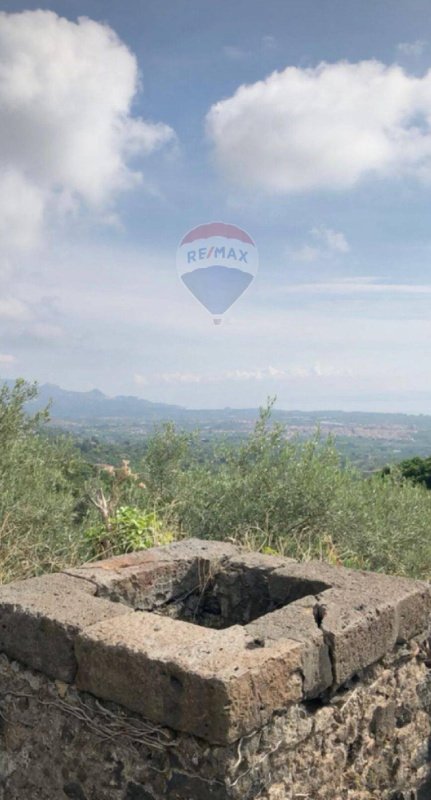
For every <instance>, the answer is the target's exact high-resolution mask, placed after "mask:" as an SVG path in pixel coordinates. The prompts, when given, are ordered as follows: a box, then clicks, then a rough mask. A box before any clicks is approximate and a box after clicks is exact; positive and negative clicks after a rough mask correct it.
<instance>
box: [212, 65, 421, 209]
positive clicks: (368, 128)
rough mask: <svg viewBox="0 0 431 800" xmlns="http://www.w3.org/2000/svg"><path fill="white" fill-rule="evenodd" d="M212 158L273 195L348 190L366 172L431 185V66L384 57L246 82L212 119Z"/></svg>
mask: <svg viewBox="0 0 431 800" xmlns="http://www.w3.org/2000/svg"><path fill="white" fill-rule="evenodd" d="M206 128H207V134H208V136H209V138H210V140H211V141H212V143H213V146H214V150H215V157H216V161H217V163H218V164H219V165H220V167H221V168H222V170H223V171H224V172H225V174H226V175H228V176H229V178H230V179H231V180H233V181H234V182H236V183H237V184H239V185H242V186H244V187H248V188H259V189H262V190H264V191H267V192H270V193H289V192H303V191H310V190H316V189H338V190H345V189H350V188H352V187H354V186H355V185H356V184H357V183H358V182H359V181H360V180H362V179H364V178H366V177H368V176H374V177H393V176H406V175H410V176H414V177H416V178H419V179H421V180H424V181H426V182H430V181H431V70H430V71H428V72H427V73H426V74H425V75H424V76H423V77H414V76H412V75H409V74H407V73H406V72H405V71H404V70H403V69H402V68H401V67H400V66H397V65H393V66H386V65H385V64H382V63H381V62H379V61H374V60H373V61H362V62H359V63H349V62H346V61H342V62H337V63H335V64H327V63H322V64H320V65H319V66H317V67H315V68H311V69H301V68H298V67H288V68H287V69H285V70H284V71H283V72H274V73H273V74H272V75H270V76H269V77H268V78H267V79H266V80H263V81H259V82H257V83H254V84H252V85H248V86H241V87H240V88H239V89H238V90H237V91H236V92H235V94H234V95H233V96H232V97H230V98H228V99H226V100H222V101H220V102H219V103H216V104H215V105H213V106H212V107H211V109H210V111H209V112H208V115H207V118H206Z"/></svg>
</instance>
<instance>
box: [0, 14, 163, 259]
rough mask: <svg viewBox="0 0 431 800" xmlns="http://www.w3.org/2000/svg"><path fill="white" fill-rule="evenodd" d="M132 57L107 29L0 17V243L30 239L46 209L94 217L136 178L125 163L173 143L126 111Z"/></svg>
mask: <svg viewBox="0 0 431 800" xmlns="http://www.w3.org/2000/svg"><path fill="white" fill-rule="evenodd" d="M138 81H139V77H138V67H137V62H136V58H135V56H134V55H133V54H132V53H131V52H130V50H128V48H127V47H126V45H125V44H124V43H123V42H121V41H120V39H119V38H118V37H117V36H116V34H115V33H114V31H113V30H112V29H111V28H109V27H108V26H107V25H103V24H100V23H98V22H94V21H93V20H90V19H87V18H85V17H81V18H79V19H78V22H76V23H75V22H71V21H69V20H67V19H64V18H62V17H59V16H58V15H57V14H55V13H54V12H52V11H42V10H38V11H24V12H22V13H16V14H8V13H5V12H0V107H1V115H2V124H1V128H0V240H1V241H2V243H3V246H4V245H5V242H7V244H8V245H9V246H11V247H15V246H17V245H18V246H24V247H26V246H30V245H31V244H34V243H35V242H36V241H37V238H38V235H39V233H40V230H41V226H42V223H43V220H44V218H45V217H46V215H47V213H48V212H50V213H52V214H56V213H59V211H61V212H63V213H64V211H65V210H69V209H72V210H75V211H76V209H77V208H79V207H80V205H81V204H82V203H83V204H85V205H86V206H87V208H88V207H89V208H92V209H96V210H97V211H98V212H101V211H103V209H104V208H106V207H109V204H110V203H111V202H112V200H113V199H114V198H115V195H116V193H117V192H118V191H120V190H124V189H128V188H130V187H132V186H134V185H135V184H136V183H138V182H139V181H140V179H141V175H140V172H139V171H134V170H133V169H132V168H131V167H130V166H129V159H130V158H131V157H132V156H136V155H138V154H139V155H144V156H145V155H147V154H148V153H151V152H152V151H153V150H154V149H155V148H157V147H158V146H160V145H162V144H164V143H165V142H167V141H168V140H170V139H172V138H173V131H172V130H171V128H169V127H168V126H167V125H163V124H161V123H151V122H146V121H145V120H143V119H140V118H135V117H133V116H132V115H131V105H132V101H133V99H134V97H135V95H136V92H137V89H138Z"/></svg>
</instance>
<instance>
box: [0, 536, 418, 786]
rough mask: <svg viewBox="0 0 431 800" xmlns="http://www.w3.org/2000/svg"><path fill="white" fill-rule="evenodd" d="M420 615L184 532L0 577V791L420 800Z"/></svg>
mask: <svg viewBox="0 0 431 800" xmlns="http://www.w3.org/2000/svg"><path fill="white" fill-rule="evenodd" d="M430 611H431V590H430V587H429V586H428V584H425V583H421V582H417V581H409V580H405V579H401V578H396V577H389V576H384V575H375V574H371V573H363V572H356V571H353V570H345V569H341V568H336V567H331V566H329V565H325V564H320V563H317V564H316V563H312V562H310V563H307V564H298V563H296V562H294V561H292V560H291V559H281V558H275V557H271V556H263V555H261V554H246V553H241V552H240V551H239V550H238V548H236V547H233V546H231V545H225V544H222V543H219V542H199V541H197V540H189V541H183V542H180V543H176V544H174V545H169V546H167V547H163V548H155V549H154V550H151V551H144V552H141V553H133V554H130V555H127V556H122V557H120V558H114V559H110V560H107V561H102V562H98V563H96V564H91V565H84V566H83V567H81V568H79V569H76V570H69V571H67V573H61V574H57V575H53V576H45V577H42V578H35V579H32V580H29V581H25V582H16V583H14V584H10V585H9V586H3V587H0V800H18V798H19V800H21V798H22V799H23V800H27V798H28V799H29V800H33V798H34V800H58V799H59V798H60V800H61V798H71V800H90V798H91V800H93V798H94V800H108V798H109V800H111V798H112V799H113V800H116V798H117V800H162V798H167V800H201V799H202V800H203V798H205V800H206V799H207V798H210V800H211V798H212V799H213V800H225V799H226V800H240V798H241V800H255V798H256V799H257V798H261V799H262V800H263V799H264V798H265V800H303V799H304V798H308V799H309V800H310V798H311V799H312V800H328V798H331V800H332V799H333V800H431V793H430V792H431V790H430V786H431V769H430V762H431V744H430V743H431V726H430V715H431V675H430V671H429V668H430V666H431V646H430V644H429V633H428V630H429V616H430ZM1 653H3V655H1ZM11 659H17V660H16V661H14V660H11ZM23 665H28V666H27V667H26V666H23ZM77 665H78V673H76V669H77ZM28 667H32V668H33V669H35V670H38V671H37V672H32V671H31V670H30V669H29V668H28ZM75 681H76V682H75Z"/></svg>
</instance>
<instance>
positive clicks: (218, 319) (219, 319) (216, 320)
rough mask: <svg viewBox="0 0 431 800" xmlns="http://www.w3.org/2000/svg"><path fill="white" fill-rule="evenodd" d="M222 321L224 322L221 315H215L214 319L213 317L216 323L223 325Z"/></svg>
mask: <svg viewBox="0 0 431 800" xmlns="http://www.w3.org/2000/svg"><path fill="white" fill-rule="evenodd" d="M222 322H223V320H222V318H221V317H214V319H213V323H214V325H221V324H222Z"/></svg>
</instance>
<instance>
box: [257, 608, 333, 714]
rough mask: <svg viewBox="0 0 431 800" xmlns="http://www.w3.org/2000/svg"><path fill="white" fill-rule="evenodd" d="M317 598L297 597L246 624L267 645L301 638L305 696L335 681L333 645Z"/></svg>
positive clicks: (315, 694)
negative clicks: (322, 625) (323, 627)
mask: <svg viewBox="0 0 431 800" xmlns="http://www.w3.org/2000/svg"><path fill="white" fill-rule="evenodd" d="M315 606H316V599H315V598H306V599H304V600H297V601H296V602H294V603H291V604H290V605H288V606H284V608H280V609H278V610H277V611H272V612H271V613H270V614H265V616H263V617H260V618H259V619H257V620H255V621H254V622H251V623H250V624H249V625H246V630H247V632H248V633H249V634H250V635H251V636H253V637H255V638H256V639H257V640H260V641H261V642H262V643H263V644H264V645H265V646H267V645H268V644H270V643H271V642H274V641H281V640H283V639H292V640H294V641H296V642H300V643H301V645H302V647H301V669H302V674H303V677H304V696H305V697H307V698H312V697H317V696H318V695H319V694H321V693H322V692H323V691H324V690H325V689H328V688H329V687H330V686H331V685H332V682H333V676H332V668H331V660H330V657H329V648H328V645H327V643H326V642H325V639H324V636H323V633H322V631H321V630H320V628H319V627H318V625H317V622H316V619H315V615H314V611H315Z"/></svg>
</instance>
